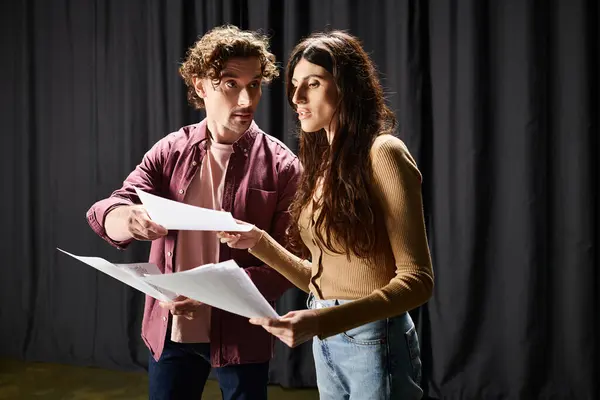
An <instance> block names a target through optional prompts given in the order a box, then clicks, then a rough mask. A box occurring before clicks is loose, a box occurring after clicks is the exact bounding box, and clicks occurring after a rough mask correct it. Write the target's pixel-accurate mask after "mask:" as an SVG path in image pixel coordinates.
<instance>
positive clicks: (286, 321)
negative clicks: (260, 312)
mask: <svg viewBox="0 0 600 400" xmlns="http://www.w3.org/2000/svg"><path fill="white" fill-rule="evenodd" d="M250 323H251V324H253V325H262V327H263V328H265V330H266V331H268V332H269V333H271V334H273V335H275V336H277V337H278V338H279V340H281V341H282V342H283V343H285V344H287V345H288V346H289V347H292V348H293V347H296V346H299V345H301V344H302V343H304V342H307V341H309V340H310V339H312V338H313V337H314V336H316V335H318V334H319V323H318V321H317V313H316V312H315V310H300V311H291V312H289V313H287V314H286V315H284V316H283V317H281V318H279V319H274V318H251V319H250Z"/></svg>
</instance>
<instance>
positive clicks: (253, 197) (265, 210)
mask: <svg viewBox="0 0 600 400" xmlns="http://www.w3.org/2000/svg"><path fill="white" fill-rule="evenodd" d="M276 208H277V192H276V191H270V190H264V189H255V188H248V191H247V192H246V210H245V214H246V222H249V223H251V224H254V225H256V226H257V227H258V228H260V229H263V230H266V231H269V230H270V228H271V223H272V222H273V215H274V214H275V209H276Z"/></svg>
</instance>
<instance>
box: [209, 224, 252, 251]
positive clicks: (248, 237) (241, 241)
mask: <svg viewBox="0 0 600 400" xmlns="http://www.w3.org/2000/svg"><path fill="white" fill-rule="evenodd" d="M237 222H238V223H239V224H242V225H250V224H247V223H245V222H242V221H237ZM262 234H263V231H262V230H260V229H258V228H257V227H256V226H254V225H252V229H251V230H250V231H248V232H219V233H218V234H217V236H218V237H219V239H220V240H221V243H227V246H229V247H231V248H233V249H249V248H251V247H254V246H255V245H256V243H258V241H259V240H260V238H261V237H262Z"/></svg>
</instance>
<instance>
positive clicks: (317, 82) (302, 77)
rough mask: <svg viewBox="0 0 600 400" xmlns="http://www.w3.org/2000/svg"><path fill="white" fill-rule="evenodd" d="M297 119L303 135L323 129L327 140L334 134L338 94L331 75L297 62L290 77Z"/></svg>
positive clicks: (322, 69) (317, 67)
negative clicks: (333, 121)
mask: <svg viewBox="0 0 600 400" xmlns="http://www.w3.org/2000/svg"><path fill="white" fill-rule="evenodd" d="M292 85H293V87H294V96H293V97H292V102H293V103H294V104H295V106H296V112H297V113H298V119H299V120H300V125H301V127H302V130H303V131H304V132H318V131H320V130H321V129H325V131H326V132H327V135H328V136H329V137H330V138H331V136H332V134H333V132H334V131H335V126H333V125H332V119H333V115H334V113H335V109H336V106H337V100H338V92H337V87H336V85H335V81H334V79H333V76H332V75H331V74H330V73H329V72H328V71H327V70H326V69H325V68H323V67H321V66H319V65H317V64H313V63H311V62H309V61H307V60H306V59H304V58H303V59H301V60H300V61H299V62H298V64H297V65H296V68H294V72H293V74H292Z"/></svg>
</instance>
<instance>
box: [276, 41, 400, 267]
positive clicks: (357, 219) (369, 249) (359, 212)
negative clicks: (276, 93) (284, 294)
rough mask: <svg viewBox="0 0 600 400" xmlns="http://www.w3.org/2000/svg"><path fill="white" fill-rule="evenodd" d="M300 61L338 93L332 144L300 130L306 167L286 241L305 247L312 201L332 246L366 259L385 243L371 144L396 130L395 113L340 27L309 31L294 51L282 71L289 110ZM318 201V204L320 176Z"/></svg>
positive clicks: (318, 227)
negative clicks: (305, 216) (304, 218)
mask: <svg viewBox="0 0 600 400" xmlns="http://www.w3.org/2000/svg"><path fill="white" fill-rule="evenodd" d="M301 59H306V60H307V61H308V62H310V63H313V64H316V65H319V66H321V67H323V68H324V69H326V70H327V71H329V73H331V75H333V78H334V80H335V83H336V86H337V91H338V104H337V107H336V110H335V113H334V117H333V118H334V119H335V122H336V123H335V124H334V126H336V127H337V128H336V130H335V134H334V136H333V141H332V143H331V145H330V144H329V142H328V140H327V135H326V133H325V131H324V130H321V131H320V132H315V133H307V132H303V131H300V143H299V154H298V156H299V158H300V162H301V163H302V165H303V166H304V173H303V174H302V177H301V179H300V183H299V187H298V191H297V192H296V196H295V198H294V201H293V202H292V205H291V207H290V214H291V221H292V223H291V224H290V226H289V229H288V239H289V245H290V247H291V248H292V249H293V250H296V251H297V252H298V253H300V254H302V255H303V256H308V255H309V254H310V253H308V249H307V248H306V246H304V243H303V242H302V239H301V237H300V227H299V226H298V221H299V219H300V215H301V213H302V212H303V210H304V209H305V207H306V206H308V205H309V204H310V203H311V202H312V204H313V209H314V210H317V209H318V210H319V212H317V213H314V214H313V215H314V217H316V221H314V223H315V233H316V236H317V239H318V240H319V242H321V244H322V245H324V246H325V248H326V249H327V250H329V251H331V252H334V253H338V254H346V255H347V256H348V257H350V255H351V254H355V255H356V256H358V257H360V258H369V257H371V256H372V255H373V254H374V253H375V252H376V251H377V250H378V248H379V247H378V246H379V245H381V243H382V238H381V237H380V233H378V232H377V229H376V226H377V224H379V223H381V221H380V220H379V219H380V218H381V212H380V211H381V209H380V207H381V205H380V204H378V203H377V201H376V197H375V196H374V195H373V187H372V186H371V185H372V184H371V181H372V166H371V157H370V152H371V147H372V145H373V142H374V140H375V138H377V136H379V135H382V134H385V133H392V134H393V132H394V129H395V126H396V117H395V115H394V113H393V112H392V111H391V110H390V108H389V107H388V106H387V105H386V103H385V97H384V92H383V88H382V86H381V84H380V83H379V80H378V76H377V70H376V68H375V64H374V63H373V62H372V61H371V59H370V58H369V56H368V55H367V53H366V52H365V51H364V49H363V48H362V46H361V44H360V42H359V40H358V39H357V38H356V37H354V36H352V35H350V34H348V33H346V32H344V31H331V32H327V33H314V34H312V35H311V36H309V37H308V38H306V39H304V40H303V41H301V42H300V43H299V44H298V45H297V46H296V47H295V48H294V50H293V51H292V53H291V55H290V58H289V61H288V64H287V69H286V88H287V97H288V101H289V103H290V105H291V106H292V108H294V109H295V108H296V105H295V104H294V103H293V101H292V98H293V96H294V91H295V89H294V85H293V84H292V76H293V74H294V69H295V68H296V65H297V64H298V62H299V61H300V60H301ZM320 179H322V181H323V189H322V194H321V196H320V199H319V200H318V201H316V202H315V200H314V197H313V196H314V193H315V189H316V187H317V182H318V181H319V180H320Z"/></svg>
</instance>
